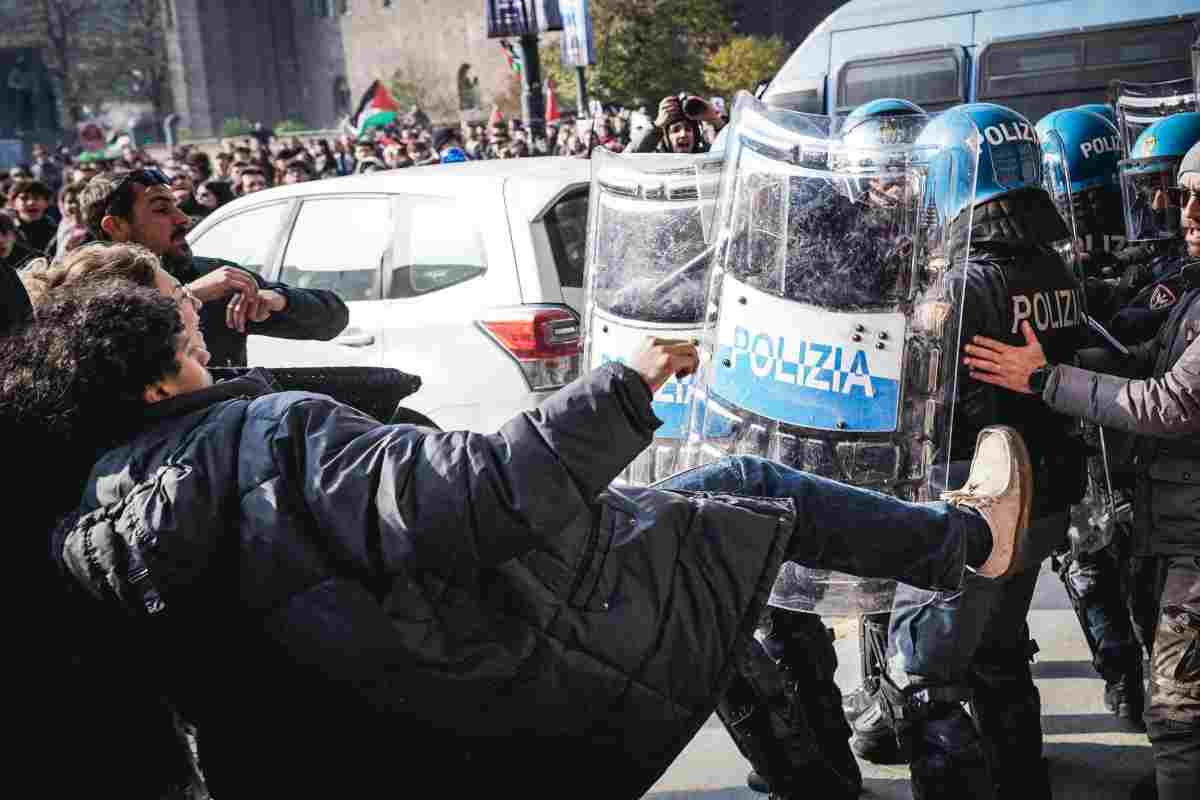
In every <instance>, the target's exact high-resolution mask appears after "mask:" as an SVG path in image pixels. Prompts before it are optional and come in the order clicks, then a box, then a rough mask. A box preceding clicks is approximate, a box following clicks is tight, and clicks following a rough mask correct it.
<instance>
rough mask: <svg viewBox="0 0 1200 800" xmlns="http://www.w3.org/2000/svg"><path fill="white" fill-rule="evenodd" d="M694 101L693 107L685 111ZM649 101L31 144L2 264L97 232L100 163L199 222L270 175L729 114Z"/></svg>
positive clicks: (341, 169)
mask: <svg viewBox="0 0 1200 800" xmlns="http://www.w3.org/2000/svg"><path fill="white" fill-rule="evenodd" d="M685 105H688V107H689V109H692V110H693V112H694V113H693V116H690V117H689V116H688V115H686V114H685V113H684V111H683V108H684V106H685ZM638 114H641V112H631V111H629V110H627V109H617V108H614V109H612V110H611V113H610V112H606V113H604V114H602V115H600V116H599V117H597V118H596V119H595V120H591V121H589V124H588V125H586V126H584V129H582V130H581V129H580V126H577V125H576V124H575V121H574V118H573V117H566V118H564V119H563V120H562V121H561V122H557V121H556V122H550V123H547V124H546V126H545V133H544V135H538V136H534V135H533V133H532V131H531V130H530V129H529V128H528V127H526V125H525V124H524V123H523V122H522V120H521V119H519V118H516V117H514V118H511V119H508V120H504V119H503V118H502V117H500V116H499V115H498V114H494V115H493V118H492V120H491V122H490V123H489V124H487V125H483V124H475V123H467V122H464V123H462V124H461V125H460V126H458V127H434V126H432V125H431V124H430V123H429V118H428V116H426V115H424V114H420V115H417V114H411V115H408V116H406V117H404V118H401V119H400V120H398V121H397V122H395V123H392V124H390V125H388V126H386V127H382V128H373V129H371V130H368V131H367V132H365V133H364V134H363V135H361V136H358V137H357V138H356V137H353V136H349V135H343V136H339V137H336V138H334V139H332V140H330V139H327V138H320V139H308V140H304V139H301V138H299V137H296V136H291V137H285V136H279V137H276V136H273V135H271V134H270V133H269V132H263V131H262V130H261V128H260V129H258V130H255V131H254V132H253V134H252V135H250V136H246V137H233V138H226V139H223V140H222V141H221V143H220V147H219V149H218V150H217V151H216V153H215V154H214V155H210V154H209V152H207V151H206V150H204V149H201V148H199V147H196V146H193V145H181V146H179V147H176V148H174V149H173V150H172V151H171V152H170V154H169V157H168V158H166V159H165V160H161V161H160V160H157V159H155V158H153V157H152V156H151V155H149V154H148V153H147V151H146V150H145V149H143V148H139V147H136V146H134V145H133V144H127V145H125V146H124V147H122V148H121V151H120V155H119V156H118V155H112V154H110V151H108V150H103V151H81V152H73V151H72V150H71V148H67V147H62V148H60V149H59V150H57V151H54V150H52V149H51V148H48V147H46V146H45V145H42V144H34V145H33V146H32V161H31V162H30V163H28V164H21V165H17V166H14V167H12V168H11V169H10V170H9V171H8V173H7V174H6V175H5V176H3V177H0V197H3V198H4V201H5V202H4V208H3V209H2V210H0V264H3V265H5V266H7V267H10V268H14V269H16V268H20V267H21V266H22V265H23V264H25V263H27V262H29V261H30V260H31V259H34V258H37V257H39V256H45V257H46V258H48V259H50V260H52V261H53V260H56V259H58V258H60V257H61V256H63V255H65V254H66V253H67V252H69V251H70V250H72V249H74V248H75V247H78V246H79V245H80V244H83V243H85V242H87V241H89V240H90V238H91V236H90V235H89V233H88V230H87V225H86V224H84V222H83V220H82V219H81V218H80V215H79V196H80V193H81V192H82V191H83V187H84V186H85V185H86V184H87V182H88V180H90V179H91V178H92V177H94V176H96V175H103V174H112V173H119V172H125V171H129V170H138V169H147V168H153V169H158V170H160V171H161V172H162V174H163V175H165V176H166V177H167V179H168V180H169V183H170V186H171V190H172V193H173V194H174V196H175V201H176V203H177V205H178V207H179V209H180V210H181V211H183V212H184V213H185V214H187V215H188V216H189V217H191V218H192V220H193V223H194V222H198V221H199V220H200V219H203V218H204V217H206V216H208V215H209V214H211V213H212V212H213V211H215V210H216V209H218V208H220V207H221V206H223V205H225V204H226V203H229V202H231V201H232V200H234V199H236V198H238V197H241V196H243V195H246V194H252V193H254V192H258V191H262V190H263V189H267V188H270V187H272V186H283V185H288V184H293V183H301V182H304V181H311V180H319V179H322V178H335V177H340V176H343V175H356V174H362V173H369V172H377V171H384V170H392V169H403V168H405V167H414V166H417V167H419V166H426V165H429V164H438V163H446V164H449V163H457V162H462V161H481V160H490V159H508V158H529V157H534V156H546V155H560V156H572V157H580V158H586V157H588V156H589V155H590V153H591V151H592V149H593V148H594V147H603V148H605V149H608V150H612V151H615V152H623V151H630V152H647V151H652V150H659V151H669V152H696V151H698V150H700V149H704V148H707V147H708V146H709V144H711V142H712V141H713V140H714V139H715V138H716V135H717V132H718V131H719V130H720V129H721V127H722V126H723V125H724V123H725V117H724V116H723V115H722V114H720V113H719V112H718V111H717V110H716V109H715V108H714V107H713V106H712V105H711V104H709V103H708V101H705V100H703V99H701V98H699V97H696V96H691V97H689V96H686V95H682V96H679V97H674V96H672V97H667V98H663V100H662V103H661V104H660V106H659V109H658V116H657V117H656V119H655V121H654V124H653V125H643V126H636V127H635V126H631V124H630V120H631V119H636V118H637V115H638Z"/></svg>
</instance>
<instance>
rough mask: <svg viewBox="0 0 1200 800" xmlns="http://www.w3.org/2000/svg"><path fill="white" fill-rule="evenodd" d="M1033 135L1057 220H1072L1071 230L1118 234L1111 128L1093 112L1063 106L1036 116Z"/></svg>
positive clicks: (1116, 154)
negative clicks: (1057, 212)
mask: <svg viewBox="0 0 1200 800" xmlns="http://www.w3.org/2000/svg"><path fill="white" fill-rule="evenodd" d="M1037 133H1038V140H1039V141H1040V142H1041V146H1042V171H1043V175H1044V180H1045V183H1046V189H1047V190H1048V191H1049V192H1050V196H1051V198H1052V199H1053V200H1054V204H1055V205H1056V206H1058V210H1059V213H1060V214H1062V216H1063V219H1064V220H1068V221H1070V220H1071V219H1074V221H1075V233H1076V234H1077V235H1079V236H1085V235H1088V234H1092V233H1095V234H1120V233H1123V232H1124V221H1123V219H1122V217H1121V184H1120V180H1119V179H1118V177H1117V175H1118V166H1117V165H1118V164H1119V163H1120V161H1121V137H1120V135H1119V134H1118V133H1117V128H1116V126H1114V125H1113V124H1112V123H1110V122H1109V121H1108V120H1106V119H1105V118H1103V117H1101V116H1100V115H1099V114H1093V113H1092V112H1090V111H1084V110H1082V109H1081V108H1068V109H1063V110H1061V111H1053V112H1051V113H1049V114H1047V115H1046V116H1044V117H1042V119H1041V120H1040V121H1039V122H1038V124H1037ZM1068 183H1069V185H1068Z"/></svg>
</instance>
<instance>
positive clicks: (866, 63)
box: [835, 48, 966, 111]
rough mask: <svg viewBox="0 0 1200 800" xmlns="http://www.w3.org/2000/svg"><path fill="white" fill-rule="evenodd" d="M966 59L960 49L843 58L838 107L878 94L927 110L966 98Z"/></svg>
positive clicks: (842, 108) (843, 108)
mask: <svg viewBox="0 0 1200 800" xmlns="http://www.w3.org/2000/svg"><path fill="white" fill-rule="evenodd" d="M965 66H966V60H965V58H964V57H963V54H962V52H961V49H949V48H946V49H938V50H922V51H916V52H911V53H899V54H896V55H890V56H885V57H882V58H860V59H854V60H852V61H847V62H846V63H845V64H843V65H842V68H841V69H840V70H838V76H837V90H836V94H835V97H836V98H837V105H838V110H839V111H851V110H853V109H854V108H857V107H858V106H860V105H862V104H863V103H866V102H868V101H870V100H877V99H879V98H881V97H904V98H907V99H909V100H912V101H913V102H914V103H916V104H917V105H919V106H921V107H922V108H924V109H926V110H928V111H936V110H938V109H940V108H945V107H948V106H951V105H955V104H957V103H961V102H963V101H964V100H965V99H966V93H965V92H964V89H965V87H966V77H965V75H966V73H965Z"/></svg>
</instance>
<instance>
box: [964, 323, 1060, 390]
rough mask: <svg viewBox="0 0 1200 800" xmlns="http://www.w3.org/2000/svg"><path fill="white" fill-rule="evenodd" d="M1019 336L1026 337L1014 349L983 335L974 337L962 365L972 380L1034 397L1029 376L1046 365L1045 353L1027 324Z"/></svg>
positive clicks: (966, 348) (1023, 324) (1022, 326)
mask: <svg viewBox="0 0 1200 800" xmlns="http://www.w3.org/2000/svg"><path fill="white" fill-rule="evenodd" d="M1021 333H1022V334H1024V336H1025V345H1024V346H1023V347H1013V346H1012V345H1008V344H1004V343H1003V342H997V341H996V340H995V339H989V338H987V337H986V336H975V337H973V338H972V339H971V344H968V345H966V346H965V347H964V348H963V351H964V352H965V353H966V354H967V355H966V357H965V358H963V363H964V364H966V365H967V368H968V370H969V371H970V375H971V377H972V378H975V379H976V380H979V381H983V382H984V383H990V384H992V385H993V386H1000V387H1002V388H1004V389H1010V390H1012V391H1014V392H1021V393H1023V394H1033V391H1032V390H1031V389H1030V388H1029V376H1030V375H1032V374H1033V371H1034V370H1035V369H1037V368H1038V367H1041V366H1044V365H1045V364H1046V363H1047V361H1046V354H1045V353H1044V352H1042V344H1041V342H1039V341H1038V339H1037V335H1036V334H1035V333H1034V332H1033V326H1032V325H1030V324H1029V322H1028V321H1025V322H1022V323H1021Z"/></svg>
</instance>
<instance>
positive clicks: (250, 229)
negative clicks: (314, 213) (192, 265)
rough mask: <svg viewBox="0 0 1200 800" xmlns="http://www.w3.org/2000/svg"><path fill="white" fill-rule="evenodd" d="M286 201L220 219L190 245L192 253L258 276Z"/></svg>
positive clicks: (275, 233)
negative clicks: (230, 262)
mask: <svg viewBox="0 0 1200 800" xmlns="http://www.w3.org/2000/svg"><path fill="white" fill-rule="evenodd" d="M288 206H289V203H288V202H286V201H285V202H280V203H271V204H270V205H265V206H258V207H257V208H252V209H250V210H249V211H243V212H242V213H241V214H237V215H236V216H232V217H229V218H228V219H223V220H221V221H220V222H218V223H217V224H216V225H214V226H213V227H211V228H209V229H208V230H207V231H205V232H204V233H203V234H202V235H201V236H200V238H199V239H197V240H196V241H194V242H192V252H193V253H195V254H196V255H198V256H202V257H204V258H221V259H224V260H226V261H232V262H233V263H234V264H237V265H239V266H242V267H245V268H246V269H249V270H253V271H254V272H257V273H259V274H261V273H262V272H263V271H264V270H265V269H266V266H267V258H268V256H270V254H271V246H272V245H273V244H274V243H275V237H276V235H277V234H278V233H279V224H280V222H281V221H282V219H283V213H284V212H285V211H287V209H288Z"/></svg>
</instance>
